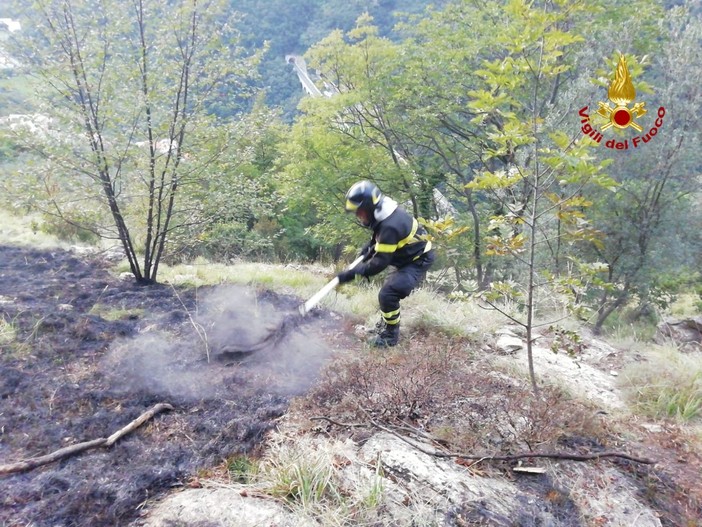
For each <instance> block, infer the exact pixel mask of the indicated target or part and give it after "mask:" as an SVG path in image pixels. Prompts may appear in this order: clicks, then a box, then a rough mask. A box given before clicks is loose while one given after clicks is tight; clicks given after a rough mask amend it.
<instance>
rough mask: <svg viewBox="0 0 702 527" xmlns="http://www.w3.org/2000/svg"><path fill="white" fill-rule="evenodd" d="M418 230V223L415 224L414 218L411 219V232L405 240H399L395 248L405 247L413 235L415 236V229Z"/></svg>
mask: <svg viewBox="0 0 702 527" xmlns="http://www.w3.org/2000/svg"><path fill="white" fill-rule="evenodd" d="M418 228H419V223H418V222H417V219H416V218H412V230H411V231H410V233H409V236H407V238H403V239H401V240H400V241H399V242H397V248H398V249H402V248H403V247H404V246H405V245H407V244H408V243H409V242H410V241H411V240H412V238H414V235H415V234H417V229H418Z"/></svg>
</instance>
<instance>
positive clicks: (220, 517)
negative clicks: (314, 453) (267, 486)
mask: <svg viewBox="0 0 702 527" xmlns="http://www.w3.org/2000/svg"><path fill="white" fill-rule="evenodd" d="M171 525H217V526H218V527H303V526H304V525H306V524H303V523H300V521H299V519H295V518H294V517H293V516H292V515H291V514H290V513H288V512H287V511H286V510H285V509H284V508H283V506H282V505H280V504H278V503H276V502H275V501H273V500H267V499H261V498H250V497H244V496H242V495H241V490H238V489H235V488H232V489H227V488H220V489H189V490H184V491H183V492H179V493H177V494H172V495H170V496H169V497H167V498H166V499H165V500H164V501H162V502H161V503H159V504H158V505H157V506H156V507H155V508H154V509H153V510H151V512H150V513H149V517H148V519H147V520H146V522H145V523H144V526H145V527H169V526H171Z"/></svg>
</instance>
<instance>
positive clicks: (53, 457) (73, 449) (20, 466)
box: [0, 403, 173, 476]
mask: <svg viewBox="0 0 702 527" xmlns="http://www.w3.org/2000/svg"><path fill="white" fill-rule="evenodd" d="M165 410H173V407H172V406H171V405H170V404H166V403H159V404H157V405H155V406H153V407H152V408H151V409H149V410H147V411H146V412H144V413H143V414H141V415H140V416H139V417H137V418H136V419H134V421H132V422H131V423H129V424H128V425H127V426H125V427H124V428H121V429H120V430H118V431H117V432H115V433H114V434H112V435H111V436H110V437H107V438H105V437H100V438H98V439H93V440H91V441H84V442H82V443H78V444H75V445H71V446H67V447H64V448H60V449H58V450H56V451H54V452H52V453H51V454H47V455H45V456H39V457H33V458H30V459H25V460H24V461H19V462H17V463H10V464H8V465H0V476H5V475H7V474H15V473H17V472H27V471H28V470H32V469H34V468H36V467H40V466H42V465H47V464H49V463H53V462H54V461H58V460H59V459H63V458H65V457H69V456H72V455H74V454H78V453H79V452H83V451H85V450H89V449H91V448H96V447H99V446H112V445H114V444H115V442H116V441H118V440H119V439H120V438H122V437H123V436H125V435H127V434H128V433H130V432H133V431H134V430H136V429H137V428H139V427H140V426H141V425H143V424H144V423H145V422H146V421H148V420H149V419H151V418H152V417H154V416H155V415H156V414H158V413H160V412H163V411H165Z"/></svg>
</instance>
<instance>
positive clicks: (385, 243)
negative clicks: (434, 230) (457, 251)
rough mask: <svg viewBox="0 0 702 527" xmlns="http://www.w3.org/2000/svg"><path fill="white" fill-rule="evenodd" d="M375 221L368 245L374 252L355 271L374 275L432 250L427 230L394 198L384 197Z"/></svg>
mask: <svg viewBox="0 0 702 527" xmlns="http://www.w3.org/2000/svg"><path fill="white" fill-rule="evenodd" d="M374 220H375V221H373V222H372V224H371V228H372V229H373V237H372V238H371V241H370V242H369V244H370V246H372V247H373V248H374V249H375V254H374V255H373V257H372V258H371V259H370V260H368V261H367V262H365V263H361V264H359V265H358V266H357V267H356V268H355V269H354V270H355V271H356V274H360V275H362V276H373V275H376V274H378V273H379V272H381V271H382V270H383V269H385V268H386V267H388V266H389V265H392V266H395V267H403V266H405V265H408V264H411V263H413V262H416V261H417V260H419V259H420V258H421V257H422V256H423V255H424V254H425V253H427V252H429V251H430V250H431V241H429V240H427V231H426V230H425V229H424V227H423V226H421V225H420V224H419V222H418V221H417V220H416V219H415V218H414V217H412V216H411V215H410V214H408V213H407V212H406V211H405V210H404V209H402V208H401V207H399V206H398V205H397V203H396V202H395V201H394V200H392V199H390V198H388V197H385V198H384V199H383V203H382V206H381V208H380V210H379V211H376V212H375V218H374Z"/></svg>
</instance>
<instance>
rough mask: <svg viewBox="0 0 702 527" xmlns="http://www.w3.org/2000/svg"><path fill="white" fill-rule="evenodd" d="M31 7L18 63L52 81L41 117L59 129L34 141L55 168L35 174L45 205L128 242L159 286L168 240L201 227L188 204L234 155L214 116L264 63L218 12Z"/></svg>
mask: <svg viewBox="0 0 702 527" xmlns="http://www.w3.org/2000/svg"><path fill="white" fill-rule="evenodd" d="M23 7H24V9H22V10H21V11H20V12H21V13H23V14H24V16H25V18H24V20H23V25H24V26H25V27H32V28H33V30H32V31H31V32H26V33H24V32H23V33H22V36H21V38H22V40H21V41H20V42H17V46H15V50H14V52H15V53H17V54H18V56H21V57H22V58H21V60H22V62H23V63H24V64H26V65H27V66H28V67H29V68H30V69H31V71H32V73H33V74H34V75H36V76H39V77H40V79H41V80H42V81H43V88H45V92H44V93H43V96H44V100H45V102H46V105H45V107H44V108H42V112H43V113H45V114H47V115H50V116H51V117H52V119H53V120H54V121H53V125H52V127H51V129H49V130H47V131H46V132H45V133H43V134H42V136H41V137H33V138H30V139H31V140H32V143H31V144H32V146H33V147H34V148H36V150H37V151H38V153H39V154H41V156H42V158H43V159H44V160H45V163H42V164H41V165H40V166H38V167H36V170H34V171H33V175H34V176H35V177H36V178H37V179H36V181H37V182H38V183H39V184H40V185H41V187H42V189H43V191H44V194H45V197H46V201H45V203H46V204H47V205H48V206H50V207H51V210H52V211H53V213H55V214H57V215H59V216H61V217H62V218H64V219H65V220H66V221H69V222H70V223H74V224H77V225H78V226H80V227H82V228H85V229H88V230H91V231H93V232H95V233H96V234H99V235H100V236H105V237H114V238H116V239H118V240H119V241H120V243H121V245H122V247H123V249H124V253H125V255H126V257H127V260H128V262H129V265H130V269H131V271H132V273H133V274H134V276H135V278H136V279H137V281H139V282H144V283H149V282H154V281H155V280H156V277H157V273H158V266H159V262H160V260H161V258H162V257H163V255H164V251H165V249H166V243H167V240H168V239H169V237H171V236H172V235H173V234H174V232H176V231H178V230H179V229H183V228H185V227H186V226H188V225H189V224H191V223H192V221H196V217H195V216H194V215H193V214H192V211H191V210H188V209H183V208H180V207H179V199H180V196H181V194H182V193H183V192H184V191H185V192H187V189H188V188H189V187H194V186H198V185H200V184H201V183H202V181H203V180H204V179H206V178H207V169H208V166H209V165H210V164H212V163H213V160H216V159H217V158H219V157H220V156H221V155H222V154H223V153H224V152H225V151H226V149H227V145H226V144H225V143H222V142H221V141H217V140H216V138H215V135H216V134H217V133H218V132H217V130H216V129H215V127H216V125H217V122H216V120H215V118H214V117H212V116H211V115H209V113H208V112H207V108H208V105H209V104H211V103H212V102H213V101H216V99H217V97H218V96H219V93H220V92H219V91H218V90H220V88H222V87H223V86H227V85H232V84H236V83H239V85H240V86H241V83H242V82H243V80H244V79H246V78H247V77H248V75H249V74H250V73H249V72H250V71H251V70H252V68H253V67H254V66H255V62H256V60H257V57H256V56H251V57H244V56H243V55H242V52H241V50H240V49H239V48H238V47H237V39H238V34H237V32H236V29H235V27H234V25H233V21H232V20H231V19H230V18H229V17H228V16H227V15H226V8H227V4H226V2H223V1H220V0H212V1H206V2H195V1H192V0H183V1H181V2H177V3H175V4H173V3H172V2H167V1H165V0H163V1H156V2H149V3H144V2H142V1H141V0H135V1H134V2H132V3H130V4H129V6H128V8H127V9H125V6H124V4H119V3H110V2H104V1H102V0H70V1H52V0H47V1H43V0H42V1H38V2H34V3H31V4H28V5H26V6H23ZM29 20H31V21H32V23H31V24H30V23H28V21H29ZM213 145H217V146H218V148H213ZM46 210H47V211H48V210H49V209H46ZM105 214H107V215H108V217H109V218H111V223H112V226H111V227H108V225H107V224H105V223H103V222H102V218H103V217H104V216H105ZM140 253H141V257H142V260H141V262H140V260H139V257H140Z"/></svg>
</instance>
